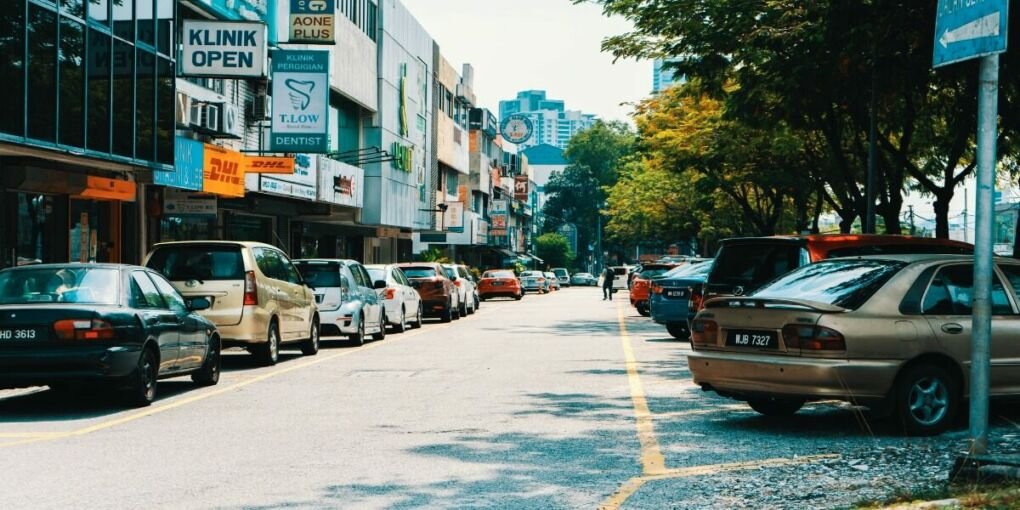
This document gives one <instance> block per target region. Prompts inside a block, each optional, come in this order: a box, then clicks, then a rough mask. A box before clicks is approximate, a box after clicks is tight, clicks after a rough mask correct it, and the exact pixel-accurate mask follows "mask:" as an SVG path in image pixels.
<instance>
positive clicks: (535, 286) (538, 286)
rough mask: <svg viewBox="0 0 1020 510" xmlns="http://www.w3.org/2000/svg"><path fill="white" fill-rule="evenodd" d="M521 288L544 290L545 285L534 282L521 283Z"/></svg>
mask: <svg viewBox="0 0 1020 510" xmlns="http://www.w3.org/2000/svg"><path fill="white" fill-rule="evenodd" d="M521 288H522V289H524V290H545V285H539V284H537V283H536V284H534V285H523V286H521Z"/></svg>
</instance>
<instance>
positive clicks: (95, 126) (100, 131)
mask: <svg viewBox="0 0 1020 510" xmlns="http://www.w3.org/2000/svg"><path fill="white" fill-rule="evenodd" d="M110 45H111V39H110V36H108V35H105V34H103V33H101V32H100V31H98V30H95V29H89V46H88V48H89V50H88V54H89V61H90V62H91V63H90V64H89V65H88V67H86V78H87V79H88V119H87V123H88V129H87V130H86V132H85V133H86V140H85V143H86V145H87V146H88V148H89V149H92V150H95V151H99V152H110V63H109V61H110V52H111V51H112V50H111V46H110Z"/></svg>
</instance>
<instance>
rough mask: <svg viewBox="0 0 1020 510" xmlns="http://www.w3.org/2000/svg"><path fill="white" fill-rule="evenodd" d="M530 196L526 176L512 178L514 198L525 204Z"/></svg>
mask: <svg viewBox="0 0 1020 510" xmlns="http://www.w3.org/2000/svg"><path fill="white" fill-rule="evenodd" d="M530 195H531V194H530V193H529V191H528V176H527V175H518V176H516V177H514V198H516V199H517V200H520V201H521V202H527V201H528V199H529V198H530Z"/></svg>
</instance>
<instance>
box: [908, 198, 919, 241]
mask: <svg viewBox="0 0 1020 510" xmlns="http://www.w3.org/2000/svg"><path fill="white" fill-rule="evenodd" d="M907 208H908V209H910V235H915V233H916V232H917V229H916V228H915V226H914V206H913V205H908V206H907Z"/></svg>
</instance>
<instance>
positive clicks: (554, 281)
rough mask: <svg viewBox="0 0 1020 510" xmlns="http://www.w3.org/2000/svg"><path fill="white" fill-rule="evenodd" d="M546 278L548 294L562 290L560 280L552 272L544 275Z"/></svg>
mask: <svg viewBox="0 0 1020 510" xmlns="http://www.w3.org/2000/svg"><path fill="white" fill-rule="evenodd" d="M542 276H544V277H545V290H546V292H552V291H554V290H560V279H559V278H558V277H557V276H556V274H555V273H553V272H552V271H548V272H545V273H542Z"/></svg>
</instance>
